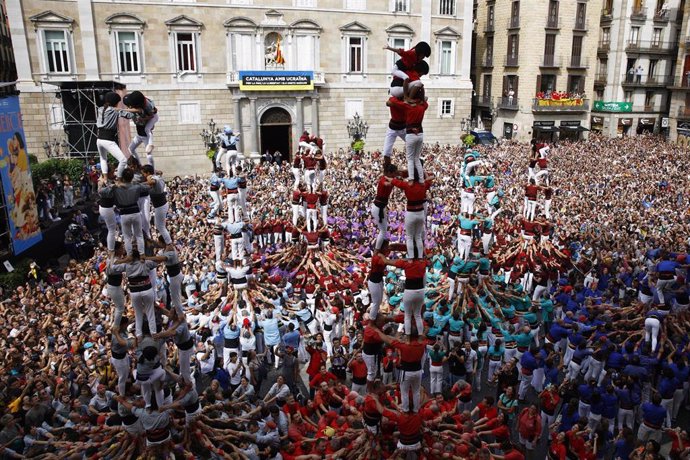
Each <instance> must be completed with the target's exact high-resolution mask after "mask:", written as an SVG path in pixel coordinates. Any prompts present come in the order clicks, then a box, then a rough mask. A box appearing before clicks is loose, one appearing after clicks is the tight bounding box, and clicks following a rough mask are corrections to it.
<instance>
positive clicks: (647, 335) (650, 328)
mask: <svg viewBox="0 0 690 460" xmlns="http://www.w3.org/2000/svg"><path fill="white" fill-rule="evenodd" d="M660 329H661V323H660V322H659V320H658V319H656V318H647V319H645V320H644V340H645V342H647V343H649V342H650V341H651V342H652V352H654V350H656V344H657V340H658V338H659V330H660Z"/></svg>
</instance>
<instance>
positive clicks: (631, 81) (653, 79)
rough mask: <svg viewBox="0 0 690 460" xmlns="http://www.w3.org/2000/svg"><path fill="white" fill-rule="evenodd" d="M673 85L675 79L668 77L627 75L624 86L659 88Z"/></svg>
mask: <svg viewBox="0 0 690 460" xmlns="http://www.w3.org/2000/svg"><path fill="white" fill-rule="evenodd" d="M672 84H673V77H671V76H668V75H651V76H650V75H630V74H625V76H624V81H623V86H657V87H664V86H669V85H672Z"/></svg>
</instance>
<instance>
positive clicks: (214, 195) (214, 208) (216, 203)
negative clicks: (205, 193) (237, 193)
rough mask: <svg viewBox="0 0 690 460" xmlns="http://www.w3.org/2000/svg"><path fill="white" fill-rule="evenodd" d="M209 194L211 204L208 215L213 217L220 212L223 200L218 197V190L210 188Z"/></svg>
mask: <svg viewBox="0 0 690 460" xmlns="http://www.w3.org/2000/svg"><path fill="white" fill-rule="evenodd" d="M209 194H210V195H211V199H212V200H213V204H212V205H211V212H210V213H209V215H208V217H210V218H213V217H216V214H218V212H220V210H221V208H222V206H223V202H222V201H221V199H220V192H219V191H218V190H211V191H209Z"/></svg>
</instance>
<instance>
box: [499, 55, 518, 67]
mask: <svg viewBox="0 0 690 460" xmlns="http://www.w3.org/2000/svg"><path fill="white" fill-rule="evenodd" d="M519 61H520V59H519V58H518V56H517V55H515V56H506V57H505V59H504V60H503V65H504V66H506V67H518V66H519V65H520V62H519Z"/></svg>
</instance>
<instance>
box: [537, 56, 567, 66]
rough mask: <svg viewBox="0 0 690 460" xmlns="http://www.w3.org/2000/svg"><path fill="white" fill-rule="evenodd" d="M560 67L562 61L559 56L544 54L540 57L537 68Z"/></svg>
mask: <svg viewBox="0 0 690 460" xmlns="http://www.w3.org/2000/svg"><path fill="white" fill-rule="evenodd" d="M561 65H562V59H561V57H560V56H554V55H550V54H546V55H544V56H543V57H542V59H541V64H540V65H539V67H560V66H561Z"/></svg>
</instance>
